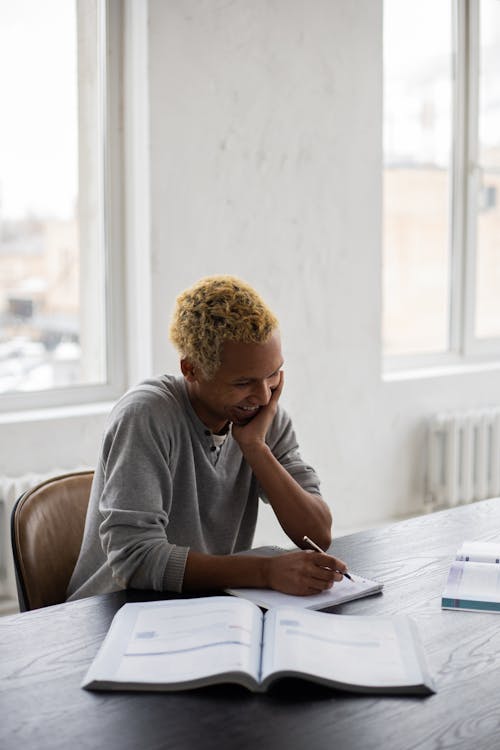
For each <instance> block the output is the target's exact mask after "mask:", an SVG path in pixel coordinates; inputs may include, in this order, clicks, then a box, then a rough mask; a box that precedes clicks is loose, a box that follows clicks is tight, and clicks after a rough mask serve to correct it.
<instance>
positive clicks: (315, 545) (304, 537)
mask: <svg viewBox="0 0 500 750" xmlns="http://www.w3.org/2000/svg"><path fill="white" fill-rule="evenodd" d="M302 540H303V541H304V542H306V544H308V545H309V546H310V547H312V548H313V549H315V550H316V551H317V552H324V551H325V550H323V549H321V547H318V545H317V544H316V542H313V540H312V539H309V537H308V536H303V537H302ZM335 572H336V573H342V575H343V576H345V577H346V578H348V579H349V580H350V581H351V582H352V583H354V580H353V578H352V577H351V576H350V575H349V573H344V571H343V570H337V571H335Z"/></svg>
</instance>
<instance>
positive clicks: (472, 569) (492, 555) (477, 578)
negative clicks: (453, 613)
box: [441, 542, 500, 612]
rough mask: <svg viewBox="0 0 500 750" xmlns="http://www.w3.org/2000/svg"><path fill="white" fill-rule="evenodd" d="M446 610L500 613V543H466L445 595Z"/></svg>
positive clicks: (449, 579)
mask: <svg viewBox="0 0 500 750" xmlns="http://www.w3.org/2000/svg"><path fill="white" fill-rule="evenodd" d="M441 606H442V608H443V609H461V610H467V611H470V612H500V542H498V543H497V542H464V543H463V545H462V547H461V548H460V549H459V550H458V552H457V555H456V557H455V560H454V561H453V562H452V564H451V566H450V569H449V572H448V580H447V581H446V586H445V588H444V591H443V594H442V597H441Z"/></svg>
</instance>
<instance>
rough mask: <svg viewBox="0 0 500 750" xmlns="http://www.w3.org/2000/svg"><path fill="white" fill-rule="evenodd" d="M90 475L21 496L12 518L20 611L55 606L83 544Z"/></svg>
mask: <svg viewBox="0 0 500 750" xmlns="http://www.w3.org/2000/svg"><path fill="white" fill-rule="evenodd" d="M93 476H94V472H93V471H77V472H71V473H68V474H63V475H61V476H56V477H53V478H51V479H48V480H46V481H44V482H41V483H40V484H38V485H36V486H35V487H32V488H31V489H29V490H27V491H26V492H24V493H23V494H22V495H21V496H20V498H19V499H18V500H17V502H16V504H15V506H14V508H13V510H12V516H11V539H12V552H13V556H14V569H15V572H16V584H17V595H18V599H19V609H20V610H21V612H25V611H26V610H30V609H37V608H38V607H48V606H49V605H51V604H60V603H61V602H64V601H65V599H66V588H67V586H68V583H69V580H70V578H71V574H72V573H73V570H74V567H75V565H76V561H77V559H78V554H79V552H80V547H81V544H82V538H83V530H84V526H85V515H86V513H87V506H88V503H89V497H90V488H91V485H92V479H93Z"/></svg>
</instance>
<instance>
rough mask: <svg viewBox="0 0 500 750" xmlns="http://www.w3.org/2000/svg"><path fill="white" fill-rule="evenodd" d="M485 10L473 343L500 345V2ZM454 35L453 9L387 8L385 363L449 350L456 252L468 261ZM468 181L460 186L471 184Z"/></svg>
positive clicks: (395, 0)
mask: <svg viewBox="0 0 500 750" xmlns="http://www.w3.org/2000/svg"><path fill="white" fill-rule="evenodd" d="M455 7H457V6H455ZM479 8H480V39H479V61H478V62H479V81H478V100H479V101H478V141H479V144H478V155H477V157H476V164H475V165H474V170H475V177H476V184H475V187H474V195H472V198H471V202H472V205H473V208H474V209H475V210H474V215H472V216H470V217H468V218H469V219H470V221H471V223H472V225H473V229H474V233H475V238H476V244H475V250H476V259H475V277H476V278H475V309H474V311H473V315H474V335H475V336H476V337H477V338H478V339H481V338H482V339H488V338H498V337H500V95H499V94H500V78H499V72H500V2H498V0H481V2H480V6H479ZM452 29H453V4H452V3H451V2H447V0H438V1H437V2H436V0H421V2H419V3H414V2H411V1H409V0H385V2H384V182H383V191H384V214H383V288H382V298H383V321H382V334H383V348H384V353H385V354H386V355H415V354H422V353H425V354H430V353H438V352H439V353H440V352H446V351H448V350H449V348H450V326H451V320H450V309H451V308H450V293H451V284H452V276H451V272H452V271H451V268H452V258H451V253H452V242H454V243H455V247H454V251H455V252H460V251H461V250H462V248H463V247H464V231H465V230H464V231H462V233H461V235H460V236H455V237H453V238H452V234H451V233H452V220H453V213H452V212H453V211H460V210H461V208H460V207H459V206H457V205H453V203H452V191H453V179H454V172H453V170H454V168H455V165H454V153H453V146H454V143H455V140H456V138H457V131H456V130H455V131H454V126H455V123H454V109H453V90H454V85H455V74H456V69H457V62H456V60H455V59H454V49H455V45H454V41H453V38H452ZM466 125H467V124H466V123H462V125H461V127H462V128H463V129H464V130H465V129H466ZM459 127H460V124H459ZM471 158H473V155H471ZM467 173H468V169H467V168H466V169H465V173H463V174H462V175H461V177H460V179H461V180H462V183H463V184H465V182H466V180H467ZM463 218H464V217H461V220H462V221H463ZM462 226H465V224H462ZM468 273H470V268H469V270H468Z"/></svg>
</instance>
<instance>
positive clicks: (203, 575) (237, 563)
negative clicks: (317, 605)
mask: <svg viewBox="0 0 500 750" xmlns="http://www.w3.org/2000/svg"><path fill="white" fill-rule="evenodd" d="M346 570H347V567H346V565H345V563H344V562H342V560H339V559H337V558H335V557H333V556H331V555H327V554H324V553H319V552H312V551H308V550H299V551H297V552H285V553H283V554H282V555H277V556H275V557H259V556H254V555H248V556H247V555H206V554H203V553H201V552H194V551H192V550H190V551H189V552H188V556H187V561H186V568H185V571H184V582H183V586H182V590H183V591H203V590H207V589H221V588H229V587H232V588H241V587H252V588H269V589H275V590H277V591H282V592H284V593H285V594H294V595H295V596H305V595H307V594H317V593H319V592H321V591H324V590H325V589H329V588H331V586H332V585H333V583H334V581H340V580H341V579H342V573H343V572H345V571H346Z"/></svg>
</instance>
